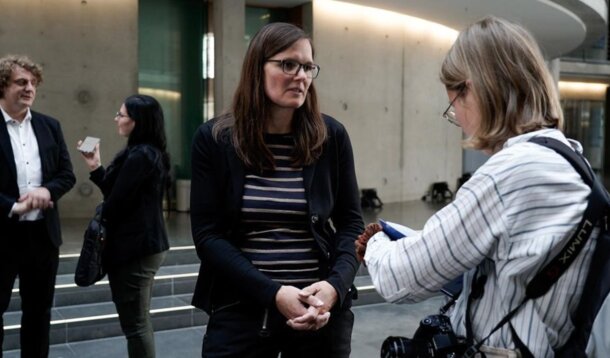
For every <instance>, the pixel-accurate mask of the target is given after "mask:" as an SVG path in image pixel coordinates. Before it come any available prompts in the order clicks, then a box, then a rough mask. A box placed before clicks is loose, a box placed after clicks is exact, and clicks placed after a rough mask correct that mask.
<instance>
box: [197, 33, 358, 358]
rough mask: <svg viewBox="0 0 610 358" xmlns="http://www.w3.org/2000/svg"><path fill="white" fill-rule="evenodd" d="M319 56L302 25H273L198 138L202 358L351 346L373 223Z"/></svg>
mask: <svg viewBox="0 0 610 358" xmlns="http://www.w3.org/2000/svg"><path fill="white" fill-rule="evenodd" d="M313 56H314V51H313V47H312V43H311V40H310V38H309V37H308V36H307V35H306V34H305V33H304V32H303V31H302V30H301V29H300V28H298V27H296V26H294V25H290V24H286V23H272V24H269V25H266V26H264V27H263V28H262V29H261V30H260V31H259V32H258V33H257V34H256V36H254V38H253V39H252V41H251V43H250V46H249V48H248V51H247V53H246V56H245V59H244V63H243V67H242V72H241V80H240V82H239V85H238V87H237V90H236V92H235V96H234V100H233V106H232V108H231V111H230V112H229V113H227V114H224V115H222V116H220V117H219V118H216V119H214V120H212V121H209V122H207V123H205V124H203V125H202V126H201V127H200V128H199V129H198V131H197V132H196V134H195V137H194V139H193V149H192V169H193V178H192V185H191V223H192V233H193V240H194V242H195V245H196V248H197V253H198V255H199V257H200V259H201V268H200V271H199V278H198V280H197V286H196V288H195V294H194V297H193V305H195V306H197V307H200V308H202V309H203V310H205V311H206V312H207V313H208V315H209V317H210V318H209V322H208V325H207V330H206V333H205V336H204V339H203V349H202V356H203V357H277V356H278V354H280V353H281V354H282V357H348V356H349V354H350V340H351V331H352V325H353V314H352V312H351V311H350V306H351V299H352V296H353V294H354V293H355V292H354V287H353V286H352V282H353V280H354V276H355V274H356V270H357V269H358V263H357V261H356V257H355V254H354V239H355V238H356V236H357V235H358V234H359V233H360V232H361V231H362V229H363V223H362V218H361V213H360V201H359V196H358V185H357V183H356V177H355V173H354V161H353V155H352V148H351V144H350V140H349V137H348V135H347V132H346V131H345V128H344V127H343V126H342V125H341V124H340V123H339V122H337V121H336V120H335V119H333V118H331V117H329V116H326V115H323V114H321V113H320V112H319V109H318V101H317V97H316V91H315V87H314V85H313V80H314V79H315V78H316V77H317V76H318V73H319V70H320V68H319V66H318V65H316V64H315V63H314V57H313Z"/></svg>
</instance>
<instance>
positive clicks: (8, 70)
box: [0, 55, 42, 98]
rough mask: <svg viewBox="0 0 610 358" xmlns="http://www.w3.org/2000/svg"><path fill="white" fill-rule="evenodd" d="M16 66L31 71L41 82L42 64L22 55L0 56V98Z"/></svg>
mask: <svg viewBox="0 0 610 358" xmlns="http://www.w3.org/2000/svg"><path fill="white" fill-rule="evenodd" d="M16 66H19V67H22V68H23V69H25V70H27V71H28V72H30V73H32V75H34V77H35V78H36V81H38V85H40V84H41V83H42V66H41V65H39V64H37V63H35V62H34V61H32V60H30V58H29V57H27V56H23V55H8V56H4V57H2V58H0V98H2V97H4V89H5V88H7V87H8V86H9V85H10V80H11V75H12V74H13V69H15V67H16Z"/></svg>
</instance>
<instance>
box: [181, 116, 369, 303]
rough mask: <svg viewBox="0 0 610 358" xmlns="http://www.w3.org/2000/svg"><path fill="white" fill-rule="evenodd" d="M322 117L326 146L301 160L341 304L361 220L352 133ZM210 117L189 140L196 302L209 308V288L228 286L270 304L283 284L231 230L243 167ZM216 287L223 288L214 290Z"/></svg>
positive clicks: (315, 228) (315, 229)
mask: <svg viewBox="0 0 610 358" xmlns="http://www.w3.org/2000/svg"><path fill="white" fill-rule="evenodd" d="M324 121H325V123H326V126H327V129H328V139H327V141H326V143H325V145H324V151H323V153H322V155H321V156H320V158H319V159H318V160H317V161H316V162H315V163H314V164H313V165H309V166H305V167H304V168H303V179H304V186H305V194H306V198H307V202H308V206H309V217H310V228H311V231H312V233H313V235H314V238H315V239H316V242H317V244H318V245H319V247H320V250H321V252H322V253H323V255H324V257H323V258H322V265H325V266H326V267H323V269H325V271H326V272H325V273H324V276H323V277H325V280H327V281H328V282H330V284H331V285H332V286H333V287H334V288H335V289H336V290H337V294H338V302H337V306H341V305H343V304H344V303H345V301H346V300H347V298H348V296H349V295H348V294H349V291H350V288H351V286H352V283H353V280H354V277H355V275H356V271H357V269H358V262H357V260H356V257H355V249H354V240H356V237H357V235H359V234H360V233H362V231H363V226H364V225H363V222H362V214H361V209H360V200H359V196H358V184H357V182H356V175H355V171H354V158H353V153H352V147H351V143H350V140H349V136H348V134H347V132H346V131H345V128H344V127H343V125H341V124H340V123H339V122H337V121H336V120H335V119H333V118H331V117H328V116H324ZM213 122H214V121H213V120H212V121H209V122H207V123H205V124H203V125H201V126H200V127H199V129H198V130H197V132H196V133H195V136H194V138H193V146H192V172H193V178H192V183H191V227H192V233H193V240H194V242H195V246H196V249H197V254H198V255H199V258H200V259H201V267H200V270H199V278H198V280H197V286H196V287H195V293H194V295H193V305H194V306H196V307H199V308H202V309H204V310H206V311H207V312H209V310H210V308H211V304H212V301H213V300H214V299H213V298H212V296H214V297H217V296H218V295H222V294H224V295H226V294H227V293H226V291H230V292H231V293H232V294H233V295H234V296H236V298H237V299H238V300H244V301H246V302H250V303H254V304H257V305H259V306H262V307H270V306H272V305H274V303H275V295H276V293H277V291H278V290H279V288H280V287H281V285H280V284H279V283H277V282H274V281H272V280H271V279H270V278H268V277H267V276H266V275H264V274H263V273H261V272H260V271H259V270H258V269H256V268H255V267H254V266H253V265H252V264H251V263H250V261H248V259H246V258H245V257H244V255H243V254H242V253H241V251H240V250H239V248H238V247H239V245H238V240H239V239H240V235H236V231H237V230H234V228H236V227H238V225H239V222H240V211H241V206H242V193H243V188H244V181H245V168H244V165H243V162H242V161H241V160H240V159H239V158H238V156H237V154H236V152H235V148H234V147H233V145H232V144H230V143H229V141H228V140H220V141H219V142H216V141H215V140H214V138H213V137H212V126H213ZM331 221H332V226H331ZM333 227H334V229H333ZM219 287H221V288H222V291H225V292H217V291H219V290H221V289H220V288H219Z"/></svg>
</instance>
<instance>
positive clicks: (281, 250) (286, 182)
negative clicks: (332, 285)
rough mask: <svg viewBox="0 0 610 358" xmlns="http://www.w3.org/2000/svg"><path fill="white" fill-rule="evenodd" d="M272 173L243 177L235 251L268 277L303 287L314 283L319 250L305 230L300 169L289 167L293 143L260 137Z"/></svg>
mask: <svg viewBox="0 0 610 358" xmlns="http://www.w3.org/2000/svg"><path fill="white" fill-rule="evenodd" d="M265 142H266V144H267V146H268V147H269V149H270V150H271V153H272V154H273V157H274V160H275V165H276V168H275V170H265V171H264V172H263V173H262V174H260V175H258V174H253V173H248V174H246V180H245V185H244V194H243V204H242V209H241V211H242V224H243V225H242V227H243V228H244V231H245V240H244V241H243V244H242V245H241V251H242V252H243V253H244V255H245V256H246V257H247V258H248V259H249V260H250V261H251V262H252V264H253V265H254V266H255V267H256V268H258V269H259V270H260V271H261V272H263V273H264V274H266V275H267V276H268V277H270V278H271V279H273V280H275V281H277V282H279V283H281V284H283V285H292V286H296V287H305V286H308V285H310V284H312V283H314V282H316V281H319V280H320V276H319V267H320V262H319V258H318V255H319V251H318V249H317V246H316V242H315V240H314V238H313V235H312V234H311V232H310V230H309V226H308V218H309V216H308V211H307V210H308V207H307V200H306V199H305V187H304V186H303V168H302V167H295V166H293V165H292V164H291V158H292V153H293V150H294V140H293V138H292V137H291V136H288V135H270V134H267V135H265Z"/></svg>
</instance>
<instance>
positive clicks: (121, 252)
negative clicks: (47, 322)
mask: <svg viewBox="0 0 610 358" xmlns="http://www.w3.org/2000/svg"><path fill="white" fill-rule="evenodd" d="M114 120H115V122H116V124H117V127H118V132H119V135H121V136H124V137H127V146H126V148H124V149H123V150H122V151H120V152H119V153H118V154H117V155H116V156H115V158H114V159H113V160H112V163H111V164H110V165H109V166H108V168H106V169H105V168H104V167H103V166H101V164H100V163H101V160H100V151H99V144H98V145H97V146H96V148H95V151H94V152H93V153H88V154H83V158H84V160H85V162H86V164H87V166H88V167H89V169H90V170H91V173H90V177H89V178H90V179H91V181H93V182H94V183H95V184H96V185H97V186H98V187H99V188H100V189H101V191H102V193H103V195H104V205H103V210H102V218H103V220H104V221H105V222H106V230H107V243H106V247H105V250H104V257H103V263H104V267H105V268H106V271H107V272H108V280H109V282H110V289H111V291H112V300H113V302H114V304H115V306H116V309H117V312H118V314H119V321H120V323H121V328H122V330H123V333H124V334H125V337H126V338H127V350H128V352H129V357H132V358H134V357H137V358H142V357H154V356H155V343H154V334H153V328H152V324H151V321H150V314H149V310H150V298H151V292H152V285H153V281H154V276H155V273H156V272H157V270H158V269H159V267H160V266H161V263H162V262H163V259H164V258H165V254H166V251H167V250H168V249H169V243H168V240H167V233H166V230H165V223H164V221H163V208H162V201H163V194H164V191H165V190H166V189H167V183H168V182H169V155H168V153H167V150H166V139H165V130H164V120H163V111H162V109H161V106H160V105H159V102H157V100H156V99H154V98H153V97H150V96H145V95H133V96H130V97H128V98H127V99H126V100H125V103H123V105H122V106H121V108H120V109H119V111H118V112H117V114H116V116H115V118H114ZM78 145H80V142H79V144H78Z"/></svg>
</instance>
